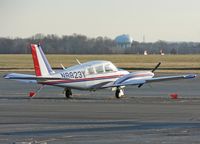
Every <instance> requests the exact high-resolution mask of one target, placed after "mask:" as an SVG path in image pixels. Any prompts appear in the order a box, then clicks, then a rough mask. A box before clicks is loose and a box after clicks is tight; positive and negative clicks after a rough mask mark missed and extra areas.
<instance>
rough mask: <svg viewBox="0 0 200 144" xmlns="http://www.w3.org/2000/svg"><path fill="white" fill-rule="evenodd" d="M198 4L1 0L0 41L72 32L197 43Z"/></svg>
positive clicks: (131, 0) (186, 1) (155, 0)
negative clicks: (3, 38)
mask: <svg viewBox="0 0 200 144" xmlns="http://www.w3.org/2000/svg"><path fill="white" fill-rule="evenodd" d="M199 5H200V1H198V0H184V1H183V0H168V1H166V0H149V1H147V0H101V1H97V0H84V1H78V0H57V1H56V0H51V1H50V0H34V1H33V0H0V19H1V24H0V25H1V31H0V37H11V38H14V37H22V38H27V37H30V36H33V35H35V34H37V33H42V34H45V35H47V34H56V35H58V36H62V35H71V34H73V33H76V34H82V35H86V36H88V37H98V36H107V37H109V38H115V37H116V36H118V35H120V34H129V35H130V36H132V37H133V39H134V40H135V41H142V40H143V36H145V40H146V41H147V42H149V41H157V40H165V41H194V42H199V41H200V9H199Z"/></svg>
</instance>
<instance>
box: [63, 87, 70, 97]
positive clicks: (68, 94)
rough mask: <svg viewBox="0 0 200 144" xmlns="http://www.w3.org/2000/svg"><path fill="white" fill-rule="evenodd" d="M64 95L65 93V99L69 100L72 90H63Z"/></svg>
mask: <svg viewBox="0 0 200 144" xmlns="http://www.w3.org/2000/svg"><path fill="white" fill-rule="evenodd" d="M64 93H65V97H66V98H67V99H68V98H71V96H72V90H71V89H70V88H65V90H64Z"/></svg>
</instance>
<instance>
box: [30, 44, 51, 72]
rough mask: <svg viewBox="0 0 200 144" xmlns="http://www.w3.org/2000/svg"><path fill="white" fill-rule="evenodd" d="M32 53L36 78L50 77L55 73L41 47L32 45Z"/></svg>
mask: <svg viewBox="0 0 200 144" xmlns="http://www.w3.org/2000/svg"><path fill="white" fill-rule="evenodd" d="M31 53H32V58H33V64H34V69H35V74H36V76H48V75H51V74H52V73H54V71H53V70H52V68H51V66H50V64H49V62H48V60H47V58H46V56H45V55H44V53H43V51H42V48H41V46H40V45H36V44H31Z"/></svg>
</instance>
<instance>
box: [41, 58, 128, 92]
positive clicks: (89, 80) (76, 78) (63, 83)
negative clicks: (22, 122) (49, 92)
mask: <svg viewBox="0 0 200 144" xmlns="http://www.w3.org/2000/svg"><path fill="white" fill-rule="evenodd" d="M126 74H129V72H128V71H126V70H118V69H117V68H116V67H115V66H114V65H113V64H112V63H111V62H109V61H91V62H87V63H83V64H80V65H76V66H72V67H69V68H67V69H66V70H62V71H59V72H57V73H54V74H52V75H51V76H52V77H57V78H63V79H60V80H47V81H45V82H42V83H41V84H47V85H53V86H59V87H67V88H72V89H81V90H96V89H101V86H102V85H105V84H107V83H111V82H114V81H116V80H117V79H118V78H120V77H122V76H124V75H126Z"/></svg>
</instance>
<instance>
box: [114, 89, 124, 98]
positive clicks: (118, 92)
mask: <svg viewBox="0 0 200 144" xmlns="http://www.w3.org/2000/svg"><path fill="white" fill-rule="evenodd" d="M123 96H124V90H123V89H121V88H119V87H118V88H117V90H116V91H115V97H116V98H118V99H119V98H121V97H123Z"/></svg>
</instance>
